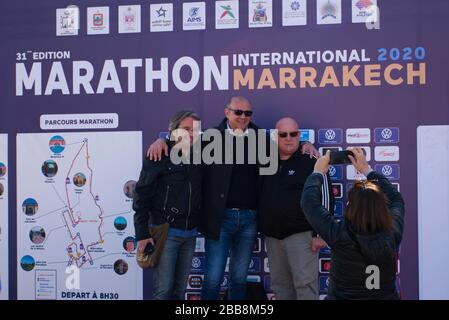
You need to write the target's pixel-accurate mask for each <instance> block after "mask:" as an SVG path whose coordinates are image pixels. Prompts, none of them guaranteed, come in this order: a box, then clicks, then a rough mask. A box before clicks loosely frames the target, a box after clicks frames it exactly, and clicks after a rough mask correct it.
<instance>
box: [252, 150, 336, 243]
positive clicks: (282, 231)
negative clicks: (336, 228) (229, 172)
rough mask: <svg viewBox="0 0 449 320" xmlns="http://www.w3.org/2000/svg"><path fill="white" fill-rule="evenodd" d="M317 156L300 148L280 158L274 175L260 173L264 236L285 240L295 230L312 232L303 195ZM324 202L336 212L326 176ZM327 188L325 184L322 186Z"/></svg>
mask: <svg viewBox="0 0 449 320" xmlns="http://www.w3.org/2000/svg"><path fill="white" fill-rule="evenodd" d="M315 162H316V159H315V158H310V156H309V155H306V154H301V152H300V151H299V150H298V151H297V152H296V153H295V154H293V155H292V156H291V157H290V158H289V159H288V160H285V161H280V162H279V168H278V171H277V173H276V174H275V175H266V176H260V185H259V186H260V191H259V206H258V214H259V230H260V232H262V233H263V234H264V235H265V236H269V237H273V238H276V239H279V240H282V239H284V238H286V237H288V236H291V235H292V234H295V233H300V232H305V231H313V228H312V227H311V225H310V224H309V222H308V221H307V219H306V217H305V216H304V213H303V211H302V209H301V203H300V202H301V195H302V191H303V188H304V184H305V182H306V179H307V177H308V176H309V175H310V174H311V173H312V172H313V168H314V166H315ZM326 186H327V191H328V192H324V194H325V197H326V199H325V201H326V203H327V204H328V205H327V208H328V209H330V210H329V211H330V212H331V213H333V212H334V196H333V194H332V185H331V183H330V179H329V178H328V179H327V184H326ZM323 187H324V185H323Z"/></svg>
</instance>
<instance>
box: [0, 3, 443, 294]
mask: <svg viewBox="0 0 449 320" xmlns="http://www.w3.org/2000/svg"><path fill="white" fill-rule="evenodd" d="M217 2H219V1H217ZM226 2H229V1H226ZM368 2H369V3H372V4H375V3H376V1H373V0H371V1H351V0H341V1H334V0H330V1H328V0H326V1H311V0H309V1H307V2H305V1H294V0H291V1H280V0H273V1H266V0H260V1H259V0H253V1H247V0H245V1H236V2H232V1H231V2H230V5H231V9H223V8H221V7H220V3H219V4H218V5H217V8H216V4H215V1H206V2H202V3H193V4H191V3H188V2H187V1H184V6H185V8H184V11H185V12H183V1H153V0H151V1H138V0H137V1H136V0H134V1H129V2H126V1H116V0H114V1H100V0H92V1H90V0H89V1H78V3H76V1H75V3H73V2H64V1H56V0H54V1H51V0H46V1H38V2H36V1H32V2H30V1H21V0H16V1H2V3H1V4H0V12H1V16H2V19H0V26H1V33H0V37H1V42H2V50H1V51H0V101H1V102H0V105H1V110H2V117H1V118H0V133H7V134H8V142H9V144H8V146H9V149H8V150H9V152H8V153H9V168H8V170H9V171H8V173H9V212H8V214H9V239H10V240H9V287H10V299H15V298H17V292H18V288H17V273H18V271H20V270H17V269H18V268H20V265H19V266H18V261H20V260H21V258H22V257H21V256H18V249H17V244H16V235H17V229H18V224H17V217H16V215H17V214H19V212H21V211H20V210H21V209H20V208H17V207H16V203H17V202H18V201H19V202H20V203H21V201H22V199H17V198H16V187H17V186H16V179H15V177H16V175H17V174H18V171H17V166H16V161H17V159H16V154H17V153H16V152H17V145H16V143H17V141H16V134H18V133H54V134H55V135H57V133H60V132H85V131H88V132H99V131H101V132H105V131H106V132H107V131H142V136H143V143H142V151H143V152H145V150H146V147H147V146H148V145H149V144H150V143H151V142H152V141H153V140H154V139H155V138H157V137H158V136H159V134H160V132H164V131H166V129H167V124H168V119H169V117H170V116H171V115H172V114H173V113H174V112H175V111H176V110H178V109H185V108H190V109H194V110H196V111H197V112H198V113H199V114H200V115H201V117H202V119H203V121H202V127H203V129H204V128H207V127H211V126H214V125H216V124H218V122H219V121H221V120H222V118H223V117H224V114H223V108H224V106H225V104H226V103H227V102H228V100H229V99H230V97H231V96H233V95H242V96H246V97H247V98H249V99H250V101H251V102H252V104H253V109H254V116H253V121H254V122H255V123H256V124H258V125H259V126H261V127H263V128H272V127H273V126H274V124H275V122H276V120H277V119H279V118H281V117H284V116H290V117H294V118H295V119H297V121H298V122H299V124H300V126H301V128H304V129H309V130H305V131H303V134H302V137H303V139H305V140H306V139H308V140H311V141H312V142H314V143H315V146H316V147H317V148H320V147H324V148H325V147H341V148H343V149H346V148H347V147H350V146H364V147H366V149H367V151H368V152H369V154H370V161H369V162H370V164H371V166H372V167H373V168H374V167H375V168H376V169H378V170H381V171H382V172H384V173H385V174H386V175H387V176H388V177H389V178H391V180H392V181H393V182H395V183H397V186H398V188H400V191H401V193H402V194H403V196H404V199H405V202H406V223H405V233H404V238H403V242H402V246H401V251H400V256H399V257H400V271H399V279H400V283H399V281H398V285H399V286H400V289H401V292H402V296H403V298H405V299H417V298H418V293H419V290H418V274H419V273H418V240H417V234H418V229H417V144H416V140H417V138H416V137H417V133H416V132H417V127H418V126H420V125H442V124H444V125H448V124H449V108H448V105H449V95H448V88H449V72H448V71H449V70H448V65H449V64H448V62H449V61H448V59H449V41H448V37H447V30H449V20H448V16H449V2H448V1H446V0H429V1H421V0H394V1H391V0H389V1H387V0H377V6H378V7H379V16H380V18H379V21H378V23H368V25H366V24H365V23H354V22H353V21H358V20H357V19H360V16H361V15H364V14H365V15H368V13H366V12H365V11H366V10H367V8H368V5H369V4H367V3H368ZM235 3H238V7H236V6H235ZM306 3H307V6H305V4H306ZM69 4H71V5H76V6H77V8H74V7H71V8H69V9H67V8H66V6H68V5H69ZM156 4H157V6H152V5H156ZM169 4H172V6H169ZM130 5H131V6H132V7H129V6H130ZM150 5H151V6H150ZM283 5H284V6H283ZM120 6H124V7H123V8H122V9H123V10H121V9H120V8H119V7H120ZM91 7H95V8H96V7H109V9H108V10H107V11H104V9H97V8H96V9H93V12H90V11H88V8H91ZM64 8H66V9H65V10H64ZM57 9H62V10H59V11H58V10H57ZM139 10H140V11H139ZM156 11H158V12H156ZM77 12H78V13H79V29H77V22H78V21H77V17H76V14H77ZM89 12H90V13H89ZM105 12H107V13H108V14H105ZM164 12H165V13H164ZM170 12H171V13H172V14H173V16H172V17H170ZM226 12H227V13H226ZM229 12H230V13H231V14H230V13H229ZM364 12H365V13H364ZM183 13H184V14H183ZM89 19H91V20H89ZM287 24H297V25H290V26H288V25H287ZM107 25H109V30H108V29H107V28H106V26H107ZM171 26H172V31H169V30H170V27H171ZM231 27H232V28H231ZM158 28H160V29H164V28H165V29H166V31H165V32H160V31H159V32H156V30H160V29H158ZM219 28H229V29H219ZM186 29H193V30H186ZM92 32H97V33H102V34H91V33H92ZM57 33H60V34H61V35H57ZM77 114H83V115H85V114H94V116H93V117H92V119H93V120H92V121H88V120H83V121H80V118H82V119H86V116H81V117H78V118H77V116H76V115H77ZM99 114H108V115H99ZM65 115H66V116H65ZM67 115H69V116H67ZM58 119H59V120H61V119H63V120H71V121H72V122H70V121H62V122H61V121H59V122H58V121H57V120H58ZM75 119H77V120H75ZM102 119H103V120H102ZM104 119H107V120H105V121H104ZM46 120H47V121H46ZM74 121H75V122H74ZM103 147H104V148H106V149H107V148H108V147H109V146H108V145H104V146H103ZM29 157H33V154H32V153H30V154H29ZM115 170H117V169H115ZM138 170H140V168H138ZM332 173H333V180H334V191H335V196H336V197H337V207H336V215H342V210H343V207H344V204H345V203H346V202H345V198H346V192H347V190H348V187H349V184H350V182H351V181H352V180H353V179H355V178H356V177H357V173H356V172H353V170H352V169H351V168H347V167H344V166H336V167H335V168H334V170H333V171H332ZM135 178H137V177H135ZM30 183H32V182H30ZM129 217H131V215H129ZM128 224H129V226H128V228H129V227H132V218H128ZM197 249H198V250H197V251H198V253H197V254H196V258H195V259H194V262H193V264H192V275H191V276H190V278H189V286H188V293H187V294H186V298H189V299H195V298H198V293H199V288H200V285H201V274H202V271H203V270H202V268H201V266H202V263H203V262H204V259H203V256H204V253H203V252H202V251H203V250H202V248H201V243H200V244H199V245H198V248H197ZM130 250H131V251H132V249H130ZM19 251H20V250H19ZM2 255H3V253H2ZM328 257H329V252H327V251H326V250H323V251H322V252H321V257H320V265H319V266H317V268H319V269H320V278H319V282H320V294H325V291H326V280H327V274H328V272H327V271H326V270H327V268H328V267H329V261H328V260H327V259H328ZM2 259H3V256H2ZM130 268H131V266H130ZM125 272H126V271H125ZM250 275H251V277H252V280H254V281H260V282H262V283H264V285H265V287H266V289H268V290H270V288H269V272H268V266H267V259H266V253H265V248H264V241H263V239H259V240H258V243H256V245H255V249H254V257H253V261H252V264H251V267H250ZM143 280H144V298H150V297H151V281H150V273H149V272H144V279H143ZM3 281H5V280H3ZM223 288H224V289H225V288H226V279H225V282H224V283H223ZM58 298H61V297H58Z"/></svg>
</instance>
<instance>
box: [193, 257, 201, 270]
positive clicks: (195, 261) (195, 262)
mask: <svg viewBox="0 0 449 320" xmlns="http://www.w3.org/2000/svg"><path fill="white" fill-rule="evenodd" d="M192 267H193V268H195V269H198V268H199V267H201V259H200V258H198V257H195V258H193V259H192Z"/></svg>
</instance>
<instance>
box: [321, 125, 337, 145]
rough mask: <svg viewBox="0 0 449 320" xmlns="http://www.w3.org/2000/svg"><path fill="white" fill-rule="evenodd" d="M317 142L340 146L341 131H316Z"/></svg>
mask: <svg viewBox="0 0 449 320" xmlns="http://www.w3.org/2000/svg"><path fill="white" fill-rule="evenodd" d="M318 142H319V143H320V144H341V143H342V142H343V130H342V129H320V130H318Z"/></svg>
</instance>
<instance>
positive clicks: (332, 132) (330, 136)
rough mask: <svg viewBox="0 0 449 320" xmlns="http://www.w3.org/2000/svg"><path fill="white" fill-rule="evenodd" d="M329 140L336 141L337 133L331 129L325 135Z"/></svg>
mask: <svg viewBox="0 0 449 320" xmlns="http://www.w3.org/2000/svg"><path fill="white" fill-rule="evenodd" d="M324 135H325V137H326V139H327V140H334V139H335V136H336V135H335V131H334V130H332V129H329V130H327V131H326V133H325V134H324Z"/></svg>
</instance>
